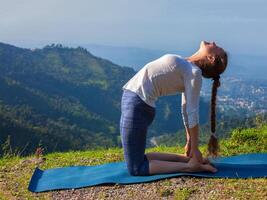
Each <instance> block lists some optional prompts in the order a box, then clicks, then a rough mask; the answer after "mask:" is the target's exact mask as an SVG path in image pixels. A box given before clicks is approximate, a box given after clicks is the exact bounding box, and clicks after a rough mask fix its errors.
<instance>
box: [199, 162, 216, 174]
mask: <svg viewBox="0 0 267 200" xmlns="http://www.w3.org/2000/svg"><path fill="white" fill-rule="evenodd" d="M201 167H202V168H203V170H205V171H209V172H212V173H215V172H217V169H216V168H215V167H213V166H211V165H210V164H204V165H201Z"/></svg>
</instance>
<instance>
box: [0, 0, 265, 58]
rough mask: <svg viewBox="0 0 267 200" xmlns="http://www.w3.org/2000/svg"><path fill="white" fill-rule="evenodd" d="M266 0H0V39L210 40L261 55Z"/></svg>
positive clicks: (165, 44)
mask: <svg viewBox="0 0 267 200" xmlns="http://www.w3.org/2000/svg"><path fill="white" fill-rule="evenodd" d="M266 36H267V1H266V0H251V1H249V0H223V1H219V0H217V1H214V0H201V1H200V0H194V1H193V0H180V1H179V0H75V1H74V0H72V1H71V0H17V1H15V0H5V1H4V0H0V42H6V43H11V44H16V45H19V46H25V47H37V46H40V45H45V44H50V43H63V44H80V45H83V44H90V43H95V44H104V45H113V46H135V47H144V48H150V49H164V50H167V49H168V50H170V49H172V50H174V49H175V50H179V49H182V50H190V49H195V48H197V47H198V44H199V41H201V40H214V41H217V43H218V44H220V45H222V46H223V47H224V48H225V49H227V51H229V52H231V53H242V54H244V53H250V54H266V55H267V39H266Z"/></svg>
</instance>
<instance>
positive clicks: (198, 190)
mask: <svg viewBox="0 0 267 200" xmlns="http://www.w3.org/2000/svg"><path fill="white" fill-rule="evenodd" d="M266 144H267V124H262V125H260V126H258V127H257V128H250V129H242V130H241V129H236V130H234V131H233V132H232V135H231V138H230V139H228V140H224V141H221V155H236V154H240V153H251V152H254V153H255V152H265V153H267V145H266ZM201 150H202V151H203V152H206V146H202V147H201ZM150 151H159V152H173V153H183V147H181V146H178V147H177V146H175V147H165V146H160V147H157V148H153V149H147V152H150ZM122 159H123V154H122V149H118V148H111V149H99V150H92V151H70V152H65V153H59V152H58V153H50V154H44V155H40V158H37V157H36V156H34V155H32V156H29V157H18V156H14V155H13V156H12V155H9V154H6V156H5V157H4V158H2V159H0V199H8V200H10V199H133V198H135V199H141V198H142V199H162V198H165V199H188V198H190V199H253V200H254V199H266V196H267V179H266V178H265V179H264V178H258V179H208V178H205V179H198V178H188V177H178V178H171V179H167V180H161V181H157V182H152V183H146V184H134V185H114V186H98V187H88V188H84V189H77V190H63V191H53V192H45V193H40V194H34V193H30V192H28V191H27V186H28V183H29V180H30V177H31V175H32V173H33V170H34V168H35V167H36V166H37V165H38V166H39V167H40V168H41V169H49V168H54V167H63V166H74V165H97V164H103V163H108V162H114V161H121V160H122Z"/></svg>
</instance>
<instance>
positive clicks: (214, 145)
mask: <svg viewBox="0 0 267 200" xmlns="http://www.w3.org/2000/svg"><path fill="white" fill-rule="evenodd" d="M214 58H215V59H214V62H213V63H210V61H208V60H206V59H204V60H200V61H198V62H197V65H198V66H200V68H201V70H202V75H203V76H204V77H205V78H212V79H213V84H212V90H211V104H210V107H211V114H210V129H211V136H210V139H209V142H208V152H209V155H211V156H213V157H216V156H217V155H218V151H219V143H218V139H217V137H216V97H217V90H218V88H219V87H220V74H222V73H223V72H224V70H225V69H226V66H227V62H228V56H227V54H226V52H224V53H223V54H221V55H214Z"/></svg>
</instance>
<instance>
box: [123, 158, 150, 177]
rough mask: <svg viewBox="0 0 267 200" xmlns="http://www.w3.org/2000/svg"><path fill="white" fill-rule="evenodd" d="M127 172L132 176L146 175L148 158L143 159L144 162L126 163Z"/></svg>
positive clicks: (147, 173)
mask: <svg viewBox="0 0 267 200" xmlns="http://www.w3.org/2000/svg"><path fill="white" fill-rule="evenodd" d="M127 168H128V171H129V174H130V175H132V176H147V175H149V162H148V160H144V162H143V163H142V164H141V165H140V164H139V165H135V164H132V165H127Z"/></svg>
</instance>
